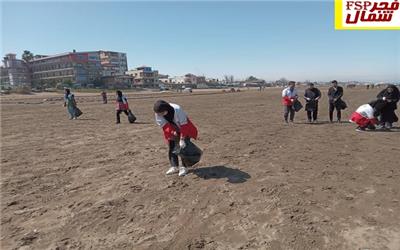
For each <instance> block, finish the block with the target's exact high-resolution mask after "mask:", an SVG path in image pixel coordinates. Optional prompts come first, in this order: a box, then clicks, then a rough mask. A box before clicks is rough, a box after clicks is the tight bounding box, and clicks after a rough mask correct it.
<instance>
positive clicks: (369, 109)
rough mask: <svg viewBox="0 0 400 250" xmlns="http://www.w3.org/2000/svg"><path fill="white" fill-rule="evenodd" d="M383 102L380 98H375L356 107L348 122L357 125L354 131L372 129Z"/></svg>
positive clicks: (383, 105)
mask: <svg viewBox="0 0 400 250" xmlns="http://www.w3.org/2000/svg"><path fill="white" fill-rule="evenodd" d="M385 104H386V103H385V102H384V101H382V100H376V101H372V102H370V103H368V104H363V105H361V106H360V107H358V109H357V110H356V111H355V112H354V113H353V114H352V115H351V117H350V122H352V123H355V124H357V125H358V127H357V128H356V131H365V130H366V129H367V128H368V129H371V130H374V129H375V125H377V124H378V119H377V117H378V116H379V115H380V114H381V112H382V109H383V108H384V107H385Z"/></svg>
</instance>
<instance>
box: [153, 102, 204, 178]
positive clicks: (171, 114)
mask: <svg viewBox="0 0 400 250" xmlns="http://www.w3.org/2000/svg"><path fill="white" fill-rule="evenodd" d="M153 110H154V112H155V119H156V123H157V124H158V125H159V126H160V127H161V128H162V130H163V132H164V138H165V140H166V141H167V143H168V147H169V150H168V158H169V162H170V164H171V167H170V168H169V169H168V171H167V172H166V174H167V175H171V174H175V173H178V175H179V176H185V175H186V174H187V173H188V170H187V167H189V166H187V163H186V161H184V160H183V159H182V165H183V166H181V167H179V159H178V154H179V153H178V152H179V150H182V149H184V148H185V147H186V145H188V144H192V143H191V142H190V138H193V139H197V128H196V126H195V125H194V124H193V123H192V122H191V121H190V119H189V118H188V116H187V115H186V113H185V112H184V111H183V109H182V108H181V107H180V106H179V105H177V104H174V103H168V102H166V101H163V100H158V101H157V102H156V103H155V104H154V108H153ZM193 145H194V144H193ZM181 158H182V157H181Z"/></svg>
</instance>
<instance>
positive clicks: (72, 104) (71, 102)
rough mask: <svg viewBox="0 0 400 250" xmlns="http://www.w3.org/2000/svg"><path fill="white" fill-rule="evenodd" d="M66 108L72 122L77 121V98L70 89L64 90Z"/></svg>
mask: <svg viewBox="0 0 400 250" xmlns="http://www.w3.org/2000/svg"><path fill="white" fill-rule="evenodd" d="M64 107H67V110H68V113H69V119H70V120H72V119H74V120H76V119H77V118H78V115H77V113H76V101H75V96H74V94H72V93H71V90H70V89H65V90H64Z"/></svg>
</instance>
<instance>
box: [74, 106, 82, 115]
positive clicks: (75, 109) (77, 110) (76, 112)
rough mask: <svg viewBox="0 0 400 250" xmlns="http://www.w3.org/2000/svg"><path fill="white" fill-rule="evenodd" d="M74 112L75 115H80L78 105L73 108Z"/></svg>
mask: <svg viewBox="0 0 400 250" xmlns="http://www.w3.org/2000/svg"><path fill="white" fill-rule="evenodd" d="M74 113H75V117H79V116H81V115H82V111H81V110H80V109H79V108H78V107H75V108H74Z"/></svg>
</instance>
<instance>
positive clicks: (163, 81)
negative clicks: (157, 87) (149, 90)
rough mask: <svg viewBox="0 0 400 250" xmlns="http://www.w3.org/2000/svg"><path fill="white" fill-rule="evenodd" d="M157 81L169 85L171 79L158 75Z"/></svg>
mask: <svg viewBox="0 0 400 250" xmlns="http://www.w3.org/2000/svg"><path fill="white" fill-rule="evenodd" d="M158 80H159V81H160V82H161V83H171V80H172V78H170V77H169V75H163V74H158Z"/></svg>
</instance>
